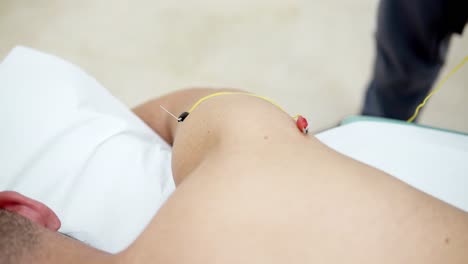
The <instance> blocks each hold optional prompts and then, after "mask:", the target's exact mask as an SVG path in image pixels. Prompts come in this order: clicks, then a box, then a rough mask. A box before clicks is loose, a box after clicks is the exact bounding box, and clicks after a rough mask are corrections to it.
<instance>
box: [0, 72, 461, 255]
mask: <svg viewBox="0 0 468 264" xmlns="http://www.w3.org/2000/svg"><path fill="white" fill-rule="evenodd" d="M0 77H1V76H0ZM220 91H225V90H223V89H187V90H182V91H178V92H174V93H171V94H168V95H166V96H163V97H160V98H156V99H154V100H151V101H148V102H147V103H144V104H142V105H140V106H138V107H136V108H135V109H133V111H134V113H135V114H136V115H137V116H138V117H139V118H141V120H142V121H144V122H145V123H146V124H147V125H148V126H149V127H150V128H151V129H153V131H154V132H155V133H157V134H158V135H160V137H161V138H162V139H164V140H165V141H166V142H167V143H168V144H169V145H171V146H172V156H171V159H172V163H171V164H172V165H171V168H172V169H171V170H172V179H173V181H174V183H175V186H176V188H175V190H174V191H173V192H172V194H171V195H170V196H169V197H168V199H167V201H166V202H165V203H163V204H162V207H161V208H160V209H159V210H156V211H157V213H156V214H155V215H154V216H153V217H151V220H150V221H149V222H148V224H147V225H146V226H143V227H142V229H143V228H144V230H142V232H141V234H140V235H139V236H138V237H137V238H136V239H135V240H134V241H133V242H131V243H130V245H129V246H128V247H125V248H123V249H122V250H120V251H118V252H112V253H108V252H106V251H104V250H99V249H96V248H95V247H93V246H89V245H87V244H86V243H84V242H82V241H79V240H76V239H73V238H69V237H67V236H64V235H63V234H61V233H59V232H57V230H58V228H59V226H60V223H61V221H62V222H63V223H62V224H64V225H65V224H66V223H65V221H64V220H62V219H59V218H60V214H56V213H54V210H53V208H49V205H47V204H43V203H42V202H40V201H38V200H36V199H33V198H31V197H28V195H24V193H21V192H19V193H18V192H10V190H6V189H4V188H3V187H2V188H3V189H2V191H3V192H2V193H1V195H0V197H1V199H0V205H2V206H1V207H2V208H3V209H1V210H0V234H1V235H0V253H1V254H0V263H70V264H72V263H119V264H120V263H203V264H206V263H285V262H287V263H344V262H346V263H425V264H426V263H467V262H468V251H467V250H466V249H467V248H468V214H467V213H465V212H463V211H461V210H459V209H457V208H455V207H452V206H450V205H448V204H446V203H444V202H442V201H440V200H437V199H435V198H433V197H431V196H430V195H427V194H425V193H422V192H420V191H418V190H416V189H414V188H412V187H410V186H408V185H406V184H405V183H403V182H401V181H399V180H397V179H396V178H394V177H392V176H390V175H388V174H386V173H384V172H382V171H379V170H377V169H375V168H372V167H369V166H367V165H365V164H363V163H360V162H358V161H355V160H353V159H351V158H348V157H346V156H343V155H341V154H339V153H337V152H335V151H334V150H332V149H330V148H328V147H327V146H325V145H324V144H322V143H321V142H320V141H318V140H317V139H316V138H315V137H314V136H313V135H307V134H304V133H301V131H299V130H298V129H297V127H296V123H295V122H294V120H293V119H292V118H291V117H290V116H288V115H287V114H286V113H285V112H283V111H281V110H280V109H278V108H277V107H276V106H274V105H272V104H271V103H270V102H267V101H265V100H262V99H259V98H256V97H252V96H246V95H242V94H236V95H226V96H216V97H213V98H210V99H209V100H206V101H204V102H203V103H202V104H200V105H199V106H198V107H197V108H196V109H195V110H194V111H192V112H191V113H190V115H188V116H187V117H186V118H185V120H184V121H183V122H177V120H174V118H173V117H171V116H170V115H168V114H167V113H165V112H163V111H161V109H160V105H163V106H164V107H165V108H167V109H169V110H170V111H171V112H173V113H182V112H184V111H187V109H190V107H191V106H192V105H193V104H194V103H195V102H196V101H197V100H199V99H200V98H202V97H204V96H207V95H210V94H213V93H216V92H220ZM57 100H60V98H57ZM2 113H3V111H2ZM266 117H267V118H266ZM101 129H105V128H101ZM70 151H73V150H70ZM5 158H7V157H5ZM6 160H7V161H8V158H7V159H6ZM130 187H131V186H130ZM130 187H129V188H130ZM119 188H120V187H119ZM49 190H50V192H51V194H50V195H51V196H53V195H54V194H53V192H54V188H53V186H50V187H49ZM155 191H159V190H155ZM106 199H109V200H112V199H113V197H106ZM146 202H147V203H152V202H153V201H151V200H148V201H146ZM154 202H155V203H161V202H160V201H154ZM90 206H91V205H90ZM113 206H118V205H115V204H114V205H113ZM133 213H134V212H132V211H121V214H122V217H123V218H125V216H124V215H126V214H133ZM105 217H106V216H105V215H100V214H99V212H96V214H95V215H94V216H93V218H94V219H95V220H96V221H99V218H105ZM114 221H117V222H118V221H119V219H118V218H117V219H114ZM121 225H122V227H123V226H124V223H121ZM123 229H124V228H122V229H116V230H114V232H125V231H124V230H123Z"/></svg>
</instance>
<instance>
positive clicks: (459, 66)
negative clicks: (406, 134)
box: [406, 56, 468, 123]
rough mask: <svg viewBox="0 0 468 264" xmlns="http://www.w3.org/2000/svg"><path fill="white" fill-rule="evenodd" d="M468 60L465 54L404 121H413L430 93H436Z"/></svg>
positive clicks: (429, 96)
mask: <svg viewBox="0 0 468 264" xmlns="http://www.w3.org/2000/svg"><path fill="white" fill-rule="evenodd" d="M467 62H468V56H466V57H465V58H464V59H463V60H462V61H461V62H460V63H459V64H458V65H457V66H456V67H455V68H453V70H451V71H450V72H449V73H448V74H447V75H446V76H445V77H444V78H443V79H442V80H441V81H440V83H439V84H438V85H437V86H436V88H435V89H434V90H432V92H430V93H429V94H428V95H427V96H426V98H425V99H424V101H423V102H422V103H421V104H420V105H418V107H417V108H416V110H415V111H414V114H413V115H412V116H411V117H410V118H409V119H408V120H407V121H406V122H408V123H411V122H413V121H414V119H415V118H416V117H417V116H418V114H419V110H420V109H421V108H422V107H423V106H424V105H425V104H426V103H427V101H428V100H429V98H431V96H432V95H434V94H435V93H437V92H438V91H439V90H440V88H441V87H442V85H444V84H445V83H446V82H447V80H448V79H449V78H450V77H452V75H453V74H454V73H456V72H457V71H458V70H459V69H460V68H461V67H463V65H465V63H467Z"/></svg>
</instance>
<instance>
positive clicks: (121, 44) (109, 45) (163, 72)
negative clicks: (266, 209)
mask: <svg viewBox="0 0 468 264" xmlns="http://www.w3.org/2000/svg"><path fill="white" fill-rule="evenodd" d="M376 4H377V1H376V0H357V1H356V0H355V1H351V0H345V1H343V0H329V1H310V0H302V1H301V0H282V1H280V0H235V1H234V0H190V1H189V0H179V1H170V0H160V1H150V0H139V1H130V0H126V1H125V0H101V1H95V0H80V1H60V0H49V1H45V0H44V1H39V0H35V1H28V0H1V1H0V57H1V58H3V57H4V56H5V55H6V54H7V53H8V51H9V50H10V49H11V48H12V47H13V46H15V45H18V44H21V45H27V46H30V47H33V48H37V49H40V50H43V51H47V52H50V53H53V54H56V55H59V56H61V57H63V58H65V59H68V60H70V61H72V62H74V63H76V64H78V65H80V66H81V67H82V68H84V69H85V70H86V71H88V72H89V73H90V74H92V75H94V76H95V77H96V79H98V80H99V81H100V82H101V83H102V84H103V85H104V86H106V87H107V88H108V89H109V90H110V91H111V92H112V93H113V94H114V95H115V96H117V97H118V98H120V99H121V100H123V101H124V102H125V103H126V104H128V105H129V106H133V105H135V104H137V103H140V102H142V101H143V100H145V99H148V98H150V97H153V96H158V95H160V94H163V93H167V92H169V91H173V90H175V89H179V88H183V87H188V86H222V87H239V88H244V89H248V90H249V91H252V92H255V93H259V94H262V95H266V96H269V97H271V98H273V99H275V100H276V101H278V102H279V103H280V104H282V105H283V106H284V107H285V108H286V109H287V110H288V111H290V112H291V113H302V114H304V115H306V116H308V117H309V119H310V120H311V122H312V126H313V130H314V131H319V130H323V129H325V128H328V127H332V126H334V125H336V124H338V122H339V121H340V120H341V119H342V118H344V117H345V116H348V115H352V114H356V113H358V112H359V107H360V103H361V98H362V94H363V91H364V87H365V85H366V82H367V80H368V78H369V74H370V69H371V64H372V57H373V52H374V51H373V31H374V26H375V23H374V22H375V9H376ZM466 35H468V34H466ZM466 55H468V36H465V38H464V39H460V38H457V39H455V40H454V42H453V45H452V49H451V52H450V56H449V63H448V67H453V66H454V65H455V64H456V63H458V61H459V60H461V59H462V58H463V57H464V56H466ZM467 83H468V66H467V67H465V68H464V69H463V70H462V71H461V72H460V73H459V74H458V75H457V76H455V77H454V78H453V79H452V80H450V82H449V83H447V85H446V86H445V87H444V88H443V90H442V92H441V93H440V94H437V95H436V96H435V97H434V99H433V100H432V101H431V102H430V104H429V105H428V107H427V108H426V111H425V112H424V114H423V117H422V120H421V121H422V123H424V124H429V125H433V126H438V127H444V128H449V129H455V130H460V131H464V132H468V103H466V102H468V87H467ZM0 89H1V87H0Z"/></svg>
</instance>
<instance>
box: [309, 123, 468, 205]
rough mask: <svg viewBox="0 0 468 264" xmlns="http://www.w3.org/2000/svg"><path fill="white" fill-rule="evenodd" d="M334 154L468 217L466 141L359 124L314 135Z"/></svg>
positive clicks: (435, 132) (414, 129) (410, 128)
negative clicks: (429, 196)
mask: <svg viewBox="0 0 468 264" xmlns="http://www.w3.org/2000/svg"><path fill="white" fill-rule="evenodd" d="M317 138H318V139H319V140H321V141H322V142H323V143H325V144H327V145H328V146H330V147H331V148H333V149H335V150H336V151H338V152H341V153H343V154H345V155H347V156H350V157H353V158H354V159H356V160H359V161H361V162H364V163H366V164H368V165H371V166H374V167H376V168H379V169H381V170H383V171H385V172H387V173H389V174H391V175H393V176H395V177H396V178H398V179H400V180H402V181H404V182H406V183H408V184H409V185H411V186H413V187H415V188H416V189H419V190H421V191H423V192H426V193H428V194H430V195H432V196H434V197H436V198H438V199H440V200H442V201H445V202H446V203H449V204H451V205H453V206H456V207H458V208H460V209H462V210H464V211H466V212H468V136H466V135H461V134H455V133H448V132H443V131H438V130H434V129H429V128H422V127H416V126H408V125H401V124H393V123H382V122H369V121H361V122H356V123H351V124H349V125H345V126H341V127H337V128H334V129H330V130H328V131H325V132H323V133H320V134H318V135H317Z"/></svg>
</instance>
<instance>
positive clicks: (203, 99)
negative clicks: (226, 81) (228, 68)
mask: <svg viewBox="0 0 468 264" xmlns="http://www.w3.org/2000/svg"><path fill="white" fill-rule="evenodd" d="M235 94H241V95H247V96H252V97H256V98H260V99H263V100H265V101H267V102H269V103H271V104H272V105H274V106H276V107H278V108H279V109H280V110H281V111H283V112H285V113H287V112H286V111H285V110H284V109H283V108H282V107H281V106H280V105H278V104H277V103H275V102H273V100H271V99H269V98H267V97H264V96H261V95H256V94H252V93H244V92H218V93H213V94H210V95H207V96H205V97H203V98H201V99H200V100H198V101H197V102H196V103H195V104H194V105H193V106H192V107H191V108H190V109H189V110H188V111H187V113H189V114H190V113H192V111H193V110H195V108H197V107H198V106H199V105H200V104H201V103H203V102H204V101H206V100H208V99H210V98H213V97H216V96H220V95H235ZM297 117H299V115H295V116H293V117H292V118H293V119H296V118H297Z"/></svg>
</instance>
